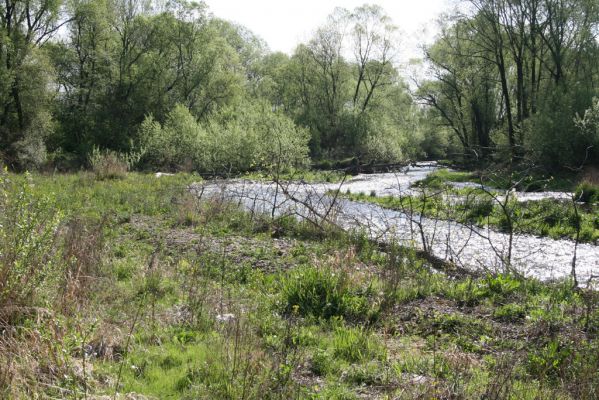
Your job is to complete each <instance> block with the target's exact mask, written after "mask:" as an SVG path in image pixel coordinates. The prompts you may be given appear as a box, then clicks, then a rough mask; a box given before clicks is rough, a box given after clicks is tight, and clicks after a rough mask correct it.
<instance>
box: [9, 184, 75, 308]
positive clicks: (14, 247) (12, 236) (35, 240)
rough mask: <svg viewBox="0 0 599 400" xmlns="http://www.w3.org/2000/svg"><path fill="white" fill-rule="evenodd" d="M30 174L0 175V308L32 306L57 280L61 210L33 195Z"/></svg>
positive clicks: (45, 199) (49, 201)
mask: <svg viewBox="0 0 599 400" xmlns="http://www.w3.org/2000/svg"><path fill="white" fill-rule="evenodd" d="M32 188H33V185H32V184H31V182H29V176H28V175H26V176H25V180H24V181H22V180H15V181H12V180H9V179H8V178H4V177H3V176H0V308H4V307H8V306H24V305H32V304H35V302H36V301H37V300H38V295H41V294H43V289H44V288H45V287H46V285H48V284H49V283H50V282H52V281H54V283H58V280H59V279H60V276H61V273H62V272H64V271H60V269H61V268H62V267H63V264H62V263H61V262H60V258H59V256H60V252H59V246H58V244H59V243H58V233H59V227H60V225H61V219H62V217H63V215H62V213H60V212H57V211H56V210H55V205H54V203H53V202H52V201H51V200H50V199H49V198H48V197H46V196H36V195H34V193H33V191H32Z"/></svg>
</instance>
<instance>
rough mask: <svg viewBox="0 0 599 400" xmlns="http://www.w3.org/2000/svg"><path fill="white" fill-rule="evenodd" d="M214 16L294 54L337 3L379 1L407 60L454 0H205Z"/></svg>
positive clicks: (416, 53) (274, 48) (350, 6)
mask: <svg viewBox="0 0 599 400" xmlns="http://www.w3.org/2000/svg"><path fill="white" fill-rule="evenodd" d="M205 2H206V4H208V6H209V11H210V12H212V13H213V14H214V16H216V17H219V18H223V19H226V20H229V21H233V22H237V23H240V24H242V25H244V26H246V27H247V28H249V29H250V30H251V31H252V32H254V33H255V34H257V35H258V36H260V37H261V38H262V39H264V40H265V41H266V43H268V45H269V47H270V49H271V50H272V51H282V52H285V53H287V54H291V53H292V52H293V50H294V49H295V47H296V46H297V45H298V44H299V43H302V42H306V41H307V40H308V39H309V38H310V37H311V34H312V33H313V32H314V31H315V29H316V28H317V27H318V26H319V25H322V24H323V23H325V22H326V18H327V16H328V15H329V14H330V13H332V12H333V10H334V9H335V7H343V8H347V9H350V10H351V9H353V8H355V7H358V6H361V5H363V4H364V3H369V4H377V5H379V6H381V7H383V9H384V10H385V11H386V12H387V14H388V15H389V16H390V17H391V19H392V20H393V22H394V24H395V25H397V26H398V27H399V29H400V33H401V43H400V52H399V55H400V57H401V58H402V59H403V60H402V62H407V61H408V60H409V59H410V58H418V57H421V53H420V51H419V45H420V44H421V43H423V42H426V43H430V42H431V41H432V39H433V38H434V36H435V34H436V31H437V29H436V23H435V21H436V19H437V18H438V17H439V15H440V14H441V13H442V12H445V11H448V10H449V8H450V0H372V1H369V0H303V1H297V0H205Z"/></svg>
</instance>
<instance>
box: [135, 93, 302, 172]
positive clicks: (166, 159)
mask: <svg viewBox="0 0 599 400" xmlns="http://www.w3.org/2000/svg"><path fill="white" fill-rule="evenodd" d="M232 115H234V116H232ZM308 140H309V135H308V133H307V131H306V130H304V129H302V128H299V127H297V126H295V124H294V123H293V121H292V120H291V119H289V118H288V117H286V116H285V115H283V114H280V113H276V112H273V111H271V110H270V109H269V108H266V106H264V105H261V104H258V105H254V104H247V105H245V106H244V107H242V108H241V109H239V110H235V112H231V111H222V112H221V113H220V114H218V115H216V116H215V117H213V119H211V120H210V121H208V122H207V123H205V124H200V123H198V122H197V121H196V120H195V118H194V117H193V116H192V115H191V113H190V112H189V110H187V108H185V107H184V106H181V105H179V106H177V107H175V108H174V109H173V110H172V111H171V112H170V113H169V115H168V116H167V118H166V121H165V122H164V124H163V125H160V123H158V122H157V121H155V120H154V119H153V118H152V116H148V117H146V119H145V120H144V122H143V123H142V125H141V127H140V130H139V143H138V147H139V149H140V151H141V152H142V153H143V158H142V161H143V162H144V164H145V165H146V166H147V167H151V168H161V169H167V170H180V169H182V168H183V167H185V166H191V167H192V168H193V169H195V170H198V171H201V172H210V173H217V174H223V173H227V172H241V171H247V170H250V169H271V168H273V167H274V166H276V165H279V166H281V167H282V168H283V169H285V168H289V167H293V166H301V167H303V166H305V165H307V163H308Z"/></svg>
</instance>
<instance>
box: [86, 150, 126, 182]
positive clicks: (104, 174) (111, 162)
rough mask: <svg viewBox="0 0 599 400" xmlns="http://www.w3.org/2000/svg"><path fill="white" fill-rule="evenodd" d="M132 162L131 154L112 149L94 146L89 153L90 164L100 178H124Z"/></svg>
mask: <svg viewBox="0 0 599 400" xmlns="http://www.w3.org/2000/svg"><path fill="white" fill-rule="evenodd" d="M132 163H133V161H132V157H131V156H129V155H126V154H122V153H117V152H115V151H112V150H105V151H101V150H99V149H98V148H94V149H93V150H92V152H91V154H90V155H89V164H90V166H91V169H92V171H93V172H94V174H95V175H96V179H98V180H105V179H122V178H124V177H125V175H126V174H127V172H128V171H129V168H130V166H131V164H132Z"/></svg>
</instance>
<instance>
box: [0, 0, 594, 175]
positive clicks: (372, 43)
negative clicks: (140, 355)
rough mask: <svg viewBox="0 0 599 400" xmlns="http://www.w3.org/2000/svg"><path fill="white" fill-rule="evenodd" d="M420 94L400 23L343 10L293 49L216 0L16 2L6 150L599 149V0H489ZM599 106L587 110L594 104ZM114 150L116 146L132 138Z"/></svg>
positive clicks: (3, 91) (0, 61) (192, 165)
mask: <svg viewBox="0 0 599 400" xmlns="http://www.w3.org/2000/svg"><path fill="white" fill-rule="evenodd" d="M470 6H471V8H470V9H469V10H467V12H466V13H465V15H453V16H451V17H447V19H446V20H445V21H444V25H443V29H442V33H441V34H440V37H439V38H438V40H437V42H436V43H435V44H434V45H433V46H431V47H430V48H428V49H427V52H426V59H425V60H424V64H423V68H424V67H427V68H430V69H431V70H432V75H431V74H429V75H428V77H427V80H424V81H423V80H421V81H419V82H418V83H417V86H418V88H417V90H415V91H414V92H413V93H411V91H410V89H409V87H408V85H407V84H406V83H405V82H404V80H403V79H402V78H401V77H400V74H399V71H398V68H397V66H398V65H400V64H401V61H402V60H398V57H397V55H398V45H399V43H401V40H400V39H401V38H400V37H399V34H398V29H397V27H395V26H394V25H393V23H392V21H391V20H390V19H389V17H388V16H387V15H386V14H385V12H384V11H383V10H382V9H381V8H380V7H377V6H368V5H365V6H362V7H358V8H356V9H354V10H352V11H349V10H345V9H340V8H338V9H336V10H335V11H334V13H333V14H331V16H330V17H329V18H328V20H327V22H326V23H325V24H324V25H323V26H321V27H320V28H319V29H317V30H316V32H314V35H313V37H312V39H311V40H309V41H308V42H307V43H304V44H300V45H299V46H298V47H297V48H296V50H295V52H294V53H293V54H292V55H291V56H288V55H286V54H283V53H272V52H270V51H269V50H268V48H267V46H266V44H265V43H264V42H263V41H262V40H261V39H259V38H258V37H256V36H255V35H254V34H253V33H252V32H250V31H248V30H247V29H246V28H244V27H242V26H238V25H235V24H232V23H230V22H227V21H223V20H221V19H219V18H217V17H214V16H212V15H211V14H210V13H209V11H208V10H207V7H206V6H205V5H204V4H203V3H195V2H186V1H183V0H182V1H168V2H158V1H142V0H87V1H81V0H75V1H68V2H66V1H61V0H7V1H6V2H2V3H1V4H0V157H1V159H2V161H3V162H4V164H6V165H8V166H9V167H11V168H13V169H34V168H40V167H51V168H59V169H72V168H80V167H81V166H86V165H88V164H89V162H90V155H92V154H95V155H97V154H99V153H101V152H103V151H111V152H117V153H118V154H123V155H124V157H123V158H124V159H126V160H128V163H129V164H131V166H132V167H135V168H140V169H158V168H160V169H170V170H177V169H191V170H197V171H202V172H214V171H244V170H249V169H259V168H270V167H272V166H273V165H283V166H305V165H307V164H308V163H309V162H310V160H340V159H344V158H354V159H355V160H356V162H360V163H367V162H388V163H392V162H397V161H401V160H403V159H407V158H411V159H414V158H427V157H428V158H445V157H451V158H454V159H457V160H460V161H464V160H466V161H469V160H470V161H471V160H485V159H490V160H497V159H500V160H501V159H515V158H518V157H527V158H530V159H533V160H535V161H536V162H539V163H542V164H544V165H547V166H570V165H578V164H580V163H582V162H593V160H595V161H596V160H597V154H598V151H597V150H598V149H597V148H598V147H599V139H598V137H599V133H598V127H597V126H598V123H597V121H598V120H599V110H598V108H599V106H597V105H596V102H595V107H594V108H593V107H592V106H593V96H595V95H597V88H598V84H597V80H598V79H599V71H598V63H597V62H596V60H598V59H599V46H598V43H597V37H596V34H597V30H598V19H599V11H598V6H599V5H598V1H597V0H592V1H581V0H578V1H563V0H559V1H558V0H542V1H541V0H523V1H520V2H514V1H507V0H493V1H491V0H473V1H471V2H470ZM585 113H586V114H585ZM117 153H111V154H117Z"/></svg>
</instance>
